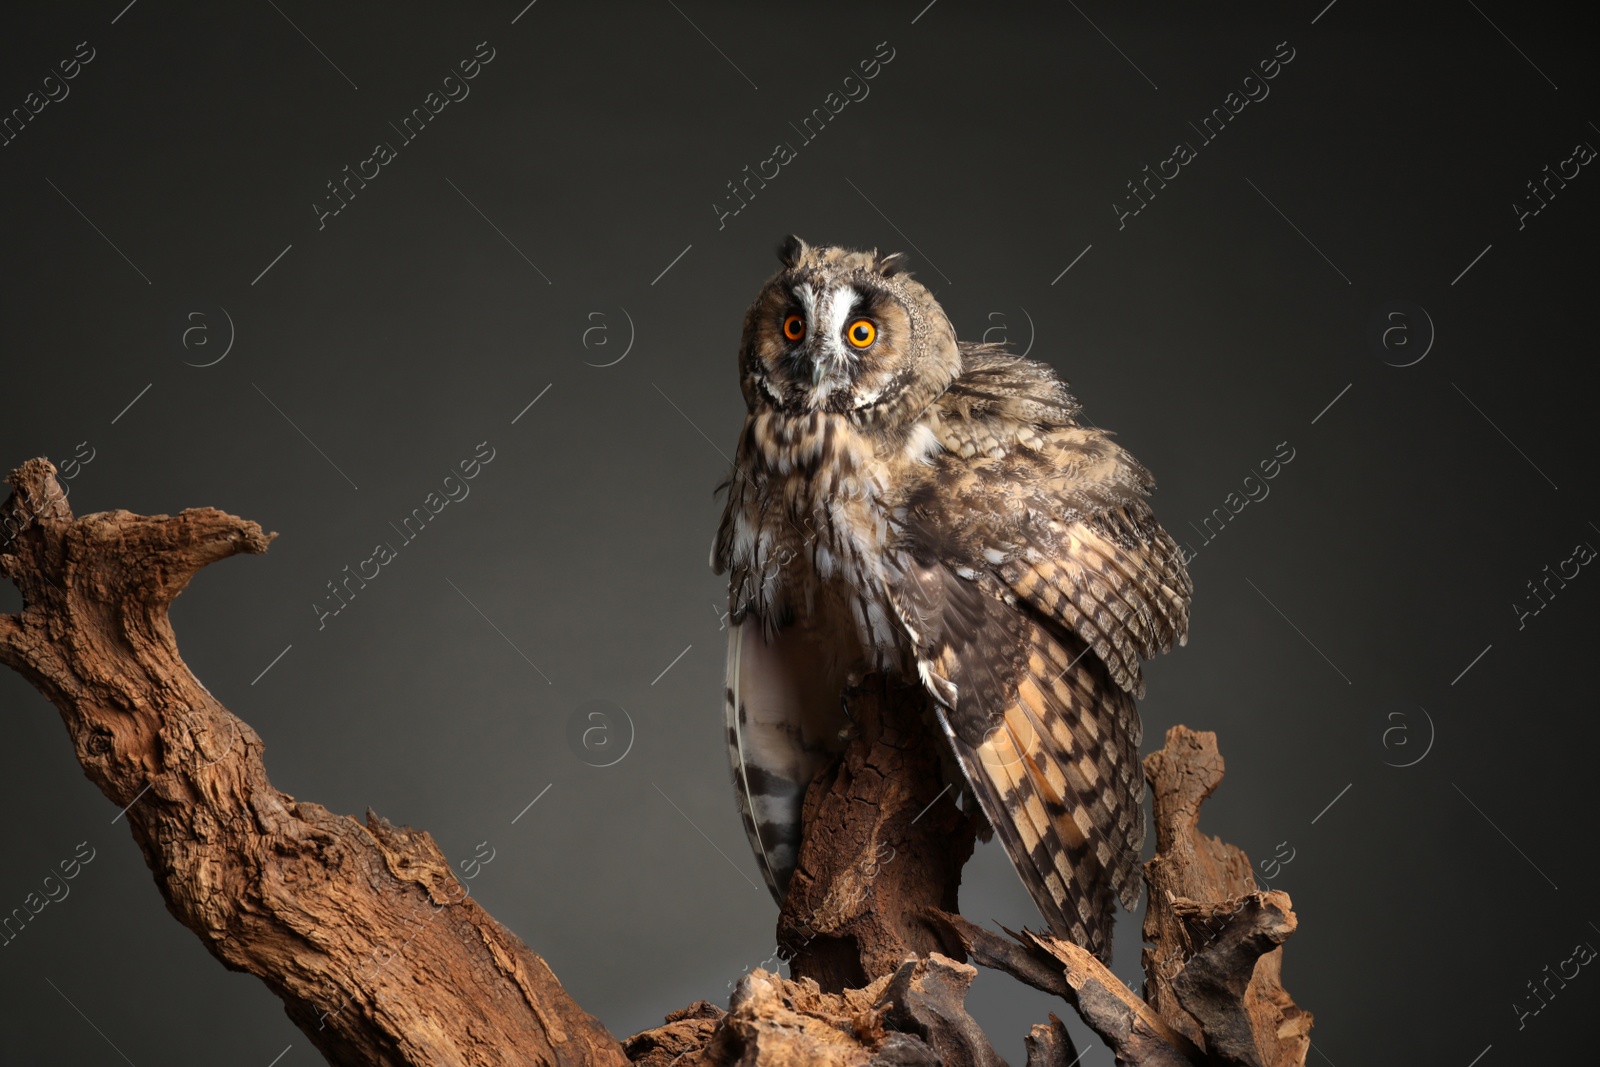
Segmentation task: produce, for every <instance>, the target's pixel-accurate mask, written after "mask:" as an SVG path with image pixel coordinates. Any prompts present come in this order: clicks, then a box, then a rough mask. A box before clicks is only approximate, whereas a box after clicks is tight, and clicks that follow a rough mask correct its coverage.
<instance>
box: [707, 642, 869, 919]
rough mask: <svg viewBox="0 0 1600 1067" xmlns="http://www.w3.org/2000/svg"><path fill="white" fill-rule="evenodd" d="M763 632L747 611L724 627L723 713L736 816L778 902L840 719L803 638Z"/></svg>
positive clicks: (827, 674)
mask: <svg viewBox="0 0 1600 1067" xmlns="http://www.w3.org/2000/svg"><path fill="white" fill-rule="evenodd" d="M763 629H764V627H763V626H762V621H761V619H760V618H759V617H757V616H756V615H754V614H753V613H752V614H746V615H745V616H744V619H743V621H741V622H734V623H730V624H729V627H728V674H727V691H726V693H725V694H724V711H725V713H726V715H727V724H728V760H729V763H730V764H731V765H732V767H733V791H734V795H735V797H736V798H737V799H738V804H739V814H740V815H741V816H742V817H743V819H744V828H745V833H747V834H748V835H749V837H750V847H751V849H753V850H754V852H755V854H756V862H757V863H758V864H759V865H760V867H761V873H762V875H763V876H764V877H765V878H766V880H767V888H768V889H770V890H771V891H772V897H773V899H774V900H776V901H777V902H778V903H779V904H780V905H781V904H782V903H783V898H784V895H785V894H786V893H787V892H788V889H789V879H790V877H791V876H792V875H793V874H794V868H795V861H796V858H797V856H798V854H799V850H800V829H801V827H800V810H801V807H802V805H804V803H805V799H806V787H807V786H809V785H810V784H811V779H812V778H813V777H815V776H816V773H817V771H819V770H821V769H822V767H823V766H824V765H826V764H827V762H828V760H829V759H830V758H832V753H833V752H834V751H835V750H837V748H838V746H839V738H838V731H839V728H840V727H841V726H842V725H844V717H843V713H842V712H841V710H840V707H839V691H840V685H839V684H838V683H837V681H836V680H834V679H832V677H831V675H832V674H833V673H834V672H832V671H829V670H827V669H826V666H827V665H826V664H825V663H824V662H823V657H822V656H821V655H820V652H819V650H818V648H817V646H816V645H815V643H814V642H812V641H811V640H809V639H808V636H807V634H806V633H805V632H804V631H803V630H797V629H783V630H778V631H777V632H775V633H774V634H772V635H770V636H768V635H766V634H764V633H763ZM830 686H831V688H830Z"/></svg>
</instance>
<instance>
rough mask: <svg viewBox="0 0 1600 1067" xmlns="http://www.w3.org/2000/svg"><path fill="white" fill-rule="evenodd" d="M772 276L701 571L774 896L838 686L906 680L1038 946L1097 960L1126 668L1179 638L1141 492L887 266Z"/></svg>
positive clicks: (733, 732)
mask: <svg viewBox="0 0 1600 1067" xmlns="http://www.w3.org/2000/svg"><path fill="white" fill-rule="evenodd" d="M779 254H780V258H781V260H782V262H783V268H782V269H781V270H780V271H779V272H778V274H776V275H775V276H774V277H773V278H772V279H770V280H769V281H768V283H767V284H766V286H765V287H764V288H763V289H762V291H761V293H760V294H759V295H758V296H757V298H756V300H755V302H754V303H753V304H752V305H751V307H750V310H749V312H748V313H747V315H746V318H745V327H744V336H743V342H742V344H741V347H740V354H739V366H740V382H741V386H742V389H743V391H744V396H745V401H746V404H747V406H748V408H749V414H748V415H747V417H746V419H745V424H744V429H743V431H742V432H741V434H740V438H739V448H738V455H737V457H736V459H735V469H734V472H733V476H732V478H731V479H730V481H729V484H728V501H727V508H726V510H725V512H724V514H723V520H722V525H721V528H720V529H719V531H718V534H717V540H716V543H715V545H714V546H713V549H712V563H713V566H714V567H715V568H716V569H717V571H718V573H723V572H727V573H728V574H729V610H730V620H731V624H730V639H729V657H728V689H727V693H726V711H727V722H728V742H729V750H730V758H731V760H732V764H733V768H734V778H735V785H736V793H737V795H738V797H739V802H740V810H741V812H742V813H743V815H744V818H745V825H746V829H747V830H748V832H749V835H750V841H751V845H752V847H753V848H754V850H755V853H756V856H757V858H758V861H759V862H760V863H761V866H762V870H763V873H764V874H765V875H766V878H767V881H768V884H769V886H770V887H771V888H772V891H773V894H774V895H775V896H776V897H777V898H778V899H779V900H781V899H782V897H783V894H784V891H785V890H786V888H787V885H788V879H789V876H790V875H791V874H792V872H793V865H794V860H795V854H796V850H797V847H798V844H799V840H800V834H801V832H802V827H801V826H800V806H801V802H802V801H803V799H804V795H805V788H806V786H807V785H808V784H809V782H810V781H811V778H812V777H813V776H814V775H815V773H816V772H817V771H818V770H819V769H821V767H823V766H824V765H826V763H827V762H828V760H829V759H830V758H831V756H832V754H833V753H834V752H836V751H837V750H838V748H839V747H840V745H841V743H842V742H841V731H843V730H844V729H845V728H846V727H847V725H848V723H847V719H846V718H845V714H844V712H843V710H842V695H843V694H844V693H845V691H846V690H847V687H848V686H849V685H851V684H852V683H853V682H854V681H856V680H858V679H859V678H860V677H862V676H863V675H864V674H866V673H868V672H875V671H876V672H883V673H885V674H888V675H890V676H894V677H899V678H901V679H903V680H914V679H920V681H921V683H922V685H923V686H925V688H926V689H927V691H928V693H929V696H930V701H929V708H930V715H931V716H933V718H934V719H935V720H936V721H937V722H938V724H939V726H940V728H941V729H942V730H943V731H944V733H945V735H946V736H947V737H948V739H949V741H950V753H951V756H952V768H953V769H954V768H959V779H960V782H961V785H962V787H963V791H964V794H965V796H966V797H967V798H968V799H969V800H971V801H975V802H976V803H977V805H978V806H979V807H980V808H981V810H982V812H983V814H984V816H985V817H986V818H987V820H988V822H989V823H990V824H991V825H992V826H993V827H994V829H995V831H996V832H997V833H998V834H999V835H1000V839H1001V842H1002V844H1004V846H1005V848H1006V852H1007V854H1008V855H1009V856H1010V858H1011V861H1012V864H1013V865H1014V866H1015V867H1016V869H1017V872H1018V874H1019V875H1020V876H1021V878H1022V880H1023V882H1024V884H1025V885H1026V886H1027V888H1028V890H1029V892H1030V894H1031V895H1032V896H1033V898H1034V901H1035V902H1036V903H1037V904H1038V906H1039V909H1040V911H1041V913H1042V914H1043V915H1044V917H1045V919H1046V921H1047V923H1048V924H1049V926H1050V928H1051V930H1052V932H1054V933H1056V934H1057V935H1058V936H1063V937H1070V938H1072V939H1073V940H1074V941H1076V942H1078V943H1079V944H1082V945H1084V946H1086V947H1088V948H1090V949H1091V950H1093V951H1095V952H1097V953H1100V954H1102V955H1104V956H1107V957H1109V953H1110V931H1111V924H1112V919H1113V916H1114V912H1115V902H1116V901H1117V900H1118V899H1120V900H1121V901H1122V903H1123V904H1124V905H1125V906H1127V907H1130V908H1131V907H1132V906H1133V905H1134V903H1135V902H1136V900H1137V894H1138V889H1137V882H1136V880H1135V879H1134V872H1135V868H1136V864H1137V862H1138V856H1139V848H1140V845H1141V844H1142V842H1143V839H1144V814H1143V806H1142V800H1143V792H1144V786H1143V779H1142V777H1141V776H1140V774H1139V773H1138V766H1137V764H1138V749H1139V740H1140V727H1139V718H1138V714H1137V712H1136V711H1135V709H1134V704H1133V698H1134V697H1135V696H1139V695H1142V694H1143V691H1144V682H1143V679H1142V675H1141V668H1140V662H1141V660H1142V659H1146V658H1149V657H1151V656H1153V655H1155V654H1156V653H1157V652H1159V651H1166V650H1168V649H1170V648H1171V647H1172V646H1173V645H1174V644H1181V643H1182V642H1183V641H1184V639H1185V636H1186V634H1187V631H1188V621H1189V597H1190V593H1191V585H1190V582H1189V576H1188V573H1187V571H1186V570H1185V568H1184V563H1183V559H1182V556H1181V555H1180V554H1179V551H1178V548H1177V546H1176V545H1175V544H1174V543H1173V541H1172V539H1171V538H1170V537H1169V536H1168V535H1167V533H1166V531H1164V530H1163V529H1162V528H1161V526H1160V524H1159V523H1157V522H1156V520H1155V517H1154V516H1153V515H1152V514H1151V512H1150V509H1149V506H1148V505H1147V504H1146V502H1145V496H1146V494H1147V493H1148V492H1149V491H1150V489H1151V488H1152V480H1151V477H1150V475H1149V473H1148V472H1147V471H1146V470H1145V469H1144V468H1143V467H1141V466H1140V465H1139V464H1138V463H1137V462H1136V461H1135V460H1134V459H1133V457H1131V456H1130V455H1128V454H1127V453H1126V452H1124V451H1123V450H1122V449H1121V448H1119V447H1118V446H1117V445H1115V444H1114V443H1112V441H1111V439H1110V435H1109V434H1107V433H1106V432H1104V431H1102V430H1098V429H1095V428H1092V427H1084V426H1080V425H1079V424H1078V423H1077V421H1076V416H1077V413H1078V404H1077V402H1076V401H1075V400H1074V399H1073V398H1072V397H1071V396H1070V395H1069V394H1068V393H1067V390H1066V386H1065V385H1064V384H1063V383H1062V382H1061V381H1060V380H1059V379H1057V378H1056V376H1055V374H1054V372H1053V371H1052V370H1051V369H1050V368H1049V367H1047V366H1045V365H1044V364H1041V363H1035V362H1031V361H1028V360H1025V359H1021V358H1018V357H1016V356H1013V355H1011V354H1010V353H1008V352H1006V351H1005V350H1004V349H1003V347H1001V346H994V345H982V344H963V343H960V342H958V341H957V340H956V336H955V331H954V329H953V328H952V327H951V325H950V322H949V319H948V318H947V317H946V316H945V314H944V311H943V309H941V308H940V306H939V304H938V302H937V301H936V300H935V299H934V297H933V295H932V294H931V293H929V292H928V290H927V289H926V288H924V287H923V286H922V285H921V284H920V283H918V282H917V281H915V279H913V278H912V277H911V276H910V275H909V274H908V273H906V272H905V271H904V270H903V268H902V267H901V265H900V262H899V258H898V257H897V256H879V255H878V254H877V253H875V252H870V253H868V252H851V251H847V250H844V249H839V248H812V247H809V246H807V245H806V244H804V242H801V241H799V240H798V239H796V238H791V239H790V241H789V242H788V243H787V244H786V245H785V246H784V248H783V249H782V250H780V253H779ZM863 342H864V343H863Z"/></svg>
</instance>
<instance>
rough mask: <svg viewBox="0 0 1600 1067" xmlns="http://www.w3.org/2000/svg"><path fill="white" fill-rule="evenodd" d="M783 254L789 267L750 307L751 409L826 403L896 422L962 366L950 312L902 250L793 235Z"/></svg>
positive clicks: (879, 421)
mask: <svg viewBox="0 0 1600 1067" xmlns="http://www.w3.org/2000/svg"><path fill="white" fill-rule="evenodd" d="M778 258H779V259H780V260H781V261H782V263H783V268H782V269H781V270H779V271H778V273H777V274H775V275H774V276H773V277H772V278H771V279H770V280H769V281H768V282H767V284H766V286H765V287H763V288H762V290H761V293H760V294H759V295H758V296H757V297H756V299H755V302H754V303H753V304H751V305H750V310H749V311H748V312H747V313H746V315H745V322H744V340H743V343H742V344H741V346H740V353H739V366H740V374H741V384H742V387H743V389H744V396H745V402H746V403H747V404H748V405H749V407H750V410H751V411H752V412H756V411H760V410H763V409H776V410H778V411H782V412H785V413H789V414H804V413H808V412H813V411H826V412H832V413H836V414H841V415H848V416H849V417H850V418H851V419H853V420H854V421H856V422H857V423H859V424H862V425H876V426H885V427H892V426H894V425H897V424H900V423H903V422H907V421H909V420H910V419H913V418H915V417H916V416H917V415H919V414H921V412H922V411H923V410H924V409H925V408H926V407H927V406H928V405H929V404H930V403H932V402H933V400H934V399H935V398H937V397H938V395H939V394H940V393H942V392H943V391H944V389H945V387H946V386H948V385H949V384H950V382H951V380H952V379H954V378H955V376H956V375H957V374H958V373H960V369H961V357H960V354H959V352H958V351H957V348H956V336H955V330H954V328H953V327H952V326H951V325H950V320H949V319H948V318H946V317H945V314H944V310H943V309H942V308H940V307H939V304H938V301H936V300H935V299H934V298H933V294H932V293H930V292H928V290H927V289H926V288H924V287H923V286H922V285H921V283H919V282H917V281H915V280H913V279H912V277H911V275H910V274H908V273H906V271H905V269H904V267H903V266H902V265H901V262H900V256H899V255H898V254H895V255H891V256H880V255H878V254H877V252H875V251H874V252H852V251H849V250H847V249H843V248H835V247H823V248H812V247H810V246H809V245H807V244H806V243H805V242H804V241H801V240H800V239H799V238H798V237H790V238H789V240H788V241H787V242H785V244H784V245H783V247H781V248H780V249H779V250H778Z"/></svg>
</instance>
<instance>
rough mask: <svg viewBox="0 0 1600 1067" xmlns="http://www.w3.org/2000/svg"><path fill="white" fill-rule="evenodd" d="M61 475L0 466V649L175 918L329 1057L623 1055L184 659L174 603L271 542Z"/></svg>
mask: <svg viewBox="0 0 1600 1067" xmlns="http://www.w3.org/2000/svg"><path fill="white" fill-rule="evenodd" d="M54 475H55V468H54V467H53V466H51V465H50V463H49V462H48V461H47V460H43V459H34V460H29V461H28V462H27V463H24V464H23V465H22V466H21V467H20V468H18V469H17V470H16V471H14V472H12V474H11V476H10V477H9V478H8V479H7V480H8V482H9V483H10V484H11V486H12V487H13V489H14V492H13V494H12V495H11V497H10V498H9V499H7V500H6V502H5V503H4V504H3V505H0V522H3V524H4V527H5V530H6V537H5V540H4V541H3V542H0V544H3V550H0V573H3V574H4V575H5V576H6V577H8V578H10V579H11V580H12V581H13V582H15V583H16V585H17V588H18V589H19V590H20V591H21V593H22V600H23V610H22V611H21V612H20V613H19V614H16V615H4V616H0V662H3V663H5V664H6V665H7V666H10V667H13V668H15V669H16V670H17V671H18V672H19V673H21V674H22V675H23V677H25V678H27V679H28V681H30V682H32V683H33V685H34V686H35V687H36V688H37V689H38V690H39V691H40V692H41V693H43V694H44V695H45V696H46V697H48V698H49V699H50V701H51V702H52V703H54V704H55V706H56V707H57V709H59V710H60V712H61V718H62V721H63V722H64V723H65V724H66V727H67V732H68V734H69V735H70V736H71V738H72V744H73V748H74V750H75V751H76V753H77V756H78V760H79V762H80V763H82V765H83V769H84V773H85V774H87V775H88V777H89V780H90V781H92V782H93V783H94V784H95V785H96V786H98V787H99V789H100V791H101V792H103V793H104V794H105V795H106V797H107V798H108V799H110V800H111V802H112V803H113V804H116V805H117V806H118V807H124V806H125V807H126V808H127V815H126V819H127V823H128V826H129V828H130V829H131V830H132V832H133V837H134V840H135V841H136V842H137V843H138V845H139V848H140V849H141V850H142V851H143V853H144V857H145V862H146V863H147V864H148V865H149V867H150V870H151V872H152V873H153V874H154V875H155V879H156V885H157V886H158V888H159V889H160V890H161V894H162V896H163V897H164V898H165V899H166V902H167V907H168V909H169V910H170V911H171V912H172V914H173V915H174V916H175V917H177V919H178V921H180V922H181V923H183V924H184V925H185V926H187V927H188V928H189V929H190V930H191V931H193V932H194V934H195V935H196V936H197V937H199V938H200V940H201V941H202V942H203V943H204V944H205V946H206V948H207V949H208V950H210V952H211V954H212V955H214V956H216V957H217V959H219V960H221V961H222V963H223V965H224V966H226V967H228V968H229V969H231V970H237V971H246V972H248V973H250V974H254V975H256V976H257V977H259V978H261V979H262V981H264V982H266V984H267V985H268V987H269V988H271V989H272V991H273V992H274V993H276V994H277V995H278V997H279V998H280V999H282V1001H283V1003H284V1007H285V1009H286V1010H287V1012H288V1014H289V1018H290V1019H292V1020H293V1021H294V1023H295V1025H296V1026H298V1027H299V1028H300V1029H301V1030H302V1031H303V1032H304V1033H305V1034H306V1036H307V1037H308V1038H310V1040H311V1042H312V1043H313V1044H314V1045H315V1046H316V1047H317V1048H318V1049H319V1050H320V1051H321V1052H322V1054H323V1055H324V1056H325V1057H326V1058H327V1059H328V1061H329V1062H330V1063H333V1064H341V1065H343V1064H348V1065H351V1067H356V1065H361V1067H369V1065H373V1064H379V1065H384V1067H423V1065H427V1067H443V1065H446V1064H450V1065H456V1064H465V1065H472V1067H480V1065H482V1067H488V1065H502V1064H524V1063H534V1062H547V1063H553V1064H563V1065H574V1067H576V1065H580V1064H581V1065H595V1067H611V1065H621V1064H625V1063H626V1062H627V1060H626V1058H625V1057H624V1055H623V1053H622V1048H621V1046H620V1045H619V1044H618V1043H617V1042H616V1040H615V1039H613V1038H612V1037H611V1035H610V1034H608V1033H607V1032H606V1030H605V1028H604V1027H602V1026H601V1025H600V1024H599V1023H598V1022H597V1021H596V1020H595V1019H594V1018H592V1017H591V1016H589V1015H588V1014H587V1013H586V1012H584V1011H583V1009H581V1008H580V1007H578V1005H577V1004H576V1003H574V1002H573V1001H572V999H571V998H570V997H568V996H567V994H566V991H565V990H563V989H562V988H561V984H560V983H559V982H558V981H557V980H556V977H555V975H554V974H552V973H551V971H550V968H549V967H547V966H546V965H545V962H544V960H542V959H540V958H539V957H538V956H537V955H535V954H534V953H533V952H531V951H530V950H529V949H528V948H527V946H526V945H524V944H523V943H522V942H521V941H519V940H518V939H517V937H516V936H515V935H514V934H512V933H511V932H510V931H509V930H507V929H506V928H505V927H503V926H501V925H500V924H499V923H497V922H495V920H494V919H493V918H491V917H490V916H489V915H488V913H487V912H485V911H484V910H483V909H482V908H481V907H479V906H478V903H477V902H476V901H474V900H472V899H471V898H470V897H468V896H467V891H466V888H465V887H464V886H463V885H462V883H461V882H460V881H459V880H458V879H457V878H456V877H455V874H454V872H453V871H452V870H451V867H450V864H449V862H448V861H447V860H446V859H445V857H444V856H443V855H442V854H441V853H440V851H439V848H438V846H437V845H435V844H434V842H433V839H432V838H431V837H429V836H428V835H427V834H426V833H423V832H421V831H417V830H410V829H407V828H405V827H396V826H391V825H390V824H389V823H387V822H385V821H383V820H382V819H379V818H377V817H376V816H374V815H372V814H370V813H369V814H368V816H367V821H366V824H365V825H363V824H362V823H360V822H357V821H356V820H354V819H352V818H349V817H348V816H343V815H335V814H333V813H332V812H330V811H328V810H326V809H325V808H322V807H319V806H318V805H316V804H310V803H306V802H303V801H297V800H296V799H295V798H294V797H291V796H288V795H286V794H284V793H281V792H279V791H278V790H276V789H274V788H273V787H272V783H271V782H270V781H268V779H267V773H266V768H265V766H264V765H263V763H262V753H263V751H264V746H263V744H262V742H261V738H260V737H259V736H257V734H256V732H255V731H254V730H252V729H251V728H250V727H249V726H248V725H247V724H245V723H244V722H242V721H240V720H239V719H238V718H236V717H235V716H234V715H233V714H231V713H230V712H229V711H228V710H227V709H226V708H224V707H223V706H222V705H221V704H220V703H219V702H218V701H217V700H216V698H215V697H213V696H212V695H211V694H210V693H209V692H208V691H207V690H206V688H205V686H203V685H201V684H200V682H199V680H198V679H196V678H195V676H194V674H193V673H191V672H190V670H189V668H188V667H187V666H186V665H185V664H184V662H183V660H182V659H181V658H180V657H179V655H178V647H177V642H176V639H175V638H174V636H173V632H172V626H171V624H170V622H169V621H168V618H167V607H168V605H169V604H171V602H172V600H173V598H174V597H176V596H177V595H178V594H179V593H181V592H182V591H183V588H184V586H186V585H187V584H188V582H189V580H190V579H191V578H192V577H194V575H195V574H196V572H198V571H199V570H200V568H201V567H203V566H205V565H206V564H207V563H212V562H215V561H216V560H219V559H224V558H226V557H228V556H231V555H234V554H235V553H239V552H251V553H259V552H264V551H265V550H266V548H267V545H268V544H269V543H270V542H271V540H272V535H270V534H266V533H263V532H262V530H261V527H260V526H258V525H256V524H255V523H253V522H247V521H245V520H243V519H238V518H235V517H234V516H232V515H228V514H225V513H223V512H221V511H216V510H214V509H211V508H198V509H191V510H188V511H184V512H181V513H180V514H178V515H173V516H167V515H154V516H144V515H134V514H131V513H129V512H126V511H109V512H102V513H98V514H94V515H85V516H83V517H82V518H76V519H75V518H74V517H73V515H72V512H71V509H70V508H69V507H68V506H67V503H66V497H65V494H64V493H62V491H61V488H60V486H59V485H58V484H57V483H56V480H55V477H54Z"/></svg>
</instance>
